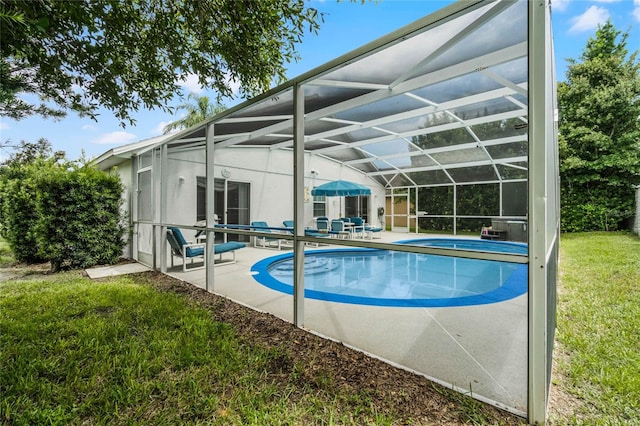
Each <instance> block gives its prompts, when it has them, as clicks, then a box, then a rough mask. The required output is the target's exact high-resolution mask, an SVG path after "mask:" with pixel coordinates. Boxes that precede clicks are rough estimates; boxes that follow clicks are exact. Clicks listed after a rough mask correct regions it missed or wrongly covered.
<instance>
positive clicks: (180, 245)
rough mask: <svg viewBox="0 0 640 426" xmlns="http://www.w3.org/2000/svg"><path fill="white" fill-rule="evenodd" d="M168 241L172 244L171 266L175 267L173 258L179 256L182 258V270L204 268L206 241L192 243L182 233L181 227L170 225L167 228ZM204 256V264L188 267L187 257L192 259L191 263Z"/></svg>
mask: <svg viewBox="0 0 640 426" xmlns="http://www.w3.org/2000/svg"><path fill="white" fill-rule="evenodd" d="M167 241H169V245H170V246H171V267H172V268H173V258H174V257H179V258H181V259H182V271H183V272H187V270H189V271H193V270H196V269H202V268H204V266H205V265H204V248H205V244H204V243H190V242H188V241H187V240H185V238H184V236H183V235H182V231H180V229H178V228H176V227H173V226H170V227H168V228H167ZM199 257H201V258H202V266H197V267H193V268H187V259H190V260H191V264H193V260H194V259H196V258H199Z"/></svg>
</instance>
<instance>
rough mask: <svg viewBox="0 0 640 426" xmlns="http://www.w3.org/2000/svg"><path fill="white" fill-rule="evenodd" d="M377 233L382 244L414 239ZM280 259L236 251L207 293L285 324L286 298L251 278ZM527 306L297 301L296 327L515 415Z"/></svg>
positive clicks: (260, 251)
mask: <svg viewBox="0 0 640 426" xmlns="http://www.w3.org/2000/svg"><path fill="white" fill-rule="evenodd" d="M381 234H382V235H381V240H380V241H383V242H393V241H400V240H406V239H408V238H411V237H413V236H414V235H415V234H406V233H402V234H399V233H393V232H383V233H381ZM416 237H417V236H416ZM419 237H424V238H429V237H436V235H420V236H419ZM437 237H443V236H441V235H438V236H437ZM444 237H446V236H444ZM449 237H451V236H449ZM329 247H332V246H322V247H320V249H326V248H329ZM307 250H311V251H313V250H315V248H308V249H307ZM284 252H286V250H276V249H264V248H254V247H247V248H244V249H241V250H238V251H237V252H236V259H237V262H236V263H234V264H229V265H221V266H217V267H216V268H215V278H214V288H213V289H209V290H210V291H212V292H213V293H215V294H218V295H220V296H224V297H226V298H229V299H231V300H233V301H235V302H238V303H240V304H243V305H246V306H249V307H251V308H253V309H256V310H259V311H263V312H268V313H270V314H272V315H275V316H277V317H279V318H282V319H283V320H285V321H288V322H292V321H293V297H292V296H290V295H286V294H283V293H280V292H277V291H274V290H271V289H269V288H267V287H265V286H263V285H262V284H260V283H258V282H257V281H256V280H255V279H254V278H253V276H252V273H251V267H252V265H253V264H255V263H256V262H258V261H260V260H262V259H264V258H266V257H271V256H276V255H278V254H282V253H284ZM167 273H168V274H169V275H171V276H173V277H175V278H178V279H180V280H183V281H186V282H189V283H191V284H193V285H195V286H197V287H200V288H206V281H205V271H204V270H203V269H200V270H196V271H189V272H186V273H184V272H182V269H181V267H176V268H173V269H170V270H168V271H167ZM527 305H528V302H527V294H526V293H525V294H523V295H521V296H519V297H516V298H514V299H510V300H506V301H503V302H499V303H493V304H488V305H475V306H463V307H438V308H407V307H378V306H366V305H354V304H345V303H335V302H326V301H319V300H313V299H305V302H304V324H303V327H304V328H305V329H307V330H309V331H312V332H314V333H317V334H319V335H321V336H324V337H327V338H331V339H334V340H337V341H340V342H342V343H344V344H346V345H348V346H351V347H354V348H356V349H358V350H361V351H363V352H365V353H368V354H370V355H372V356H375V357H377V358H380V359H383V360H385V361H387V362H390V363H391V364H394V365H397V366H399V367H402V368H405V369H408V370H411V371H414V372H416V373H419V374H422V375H425V376H427V377H429V378H431V379H432V380H435V381H438V382H440V383H442V384H445V385H447V386H449V387H451V386H453V387H456V388H457V389H458V390H460V391H462V392H465V393H472V394H473V396H474V397H476V398H478V399H481V400H485V401H487V402H490V403H493V404H494V405H497V406H500V407H502V408H505V409H508V410H509V411H512V412H515V413H516V414H520V415H523V414H524V413H525V412H526V407H527V335H528V331H527V318H528V315H527V309H528V306H527Z"/></svg>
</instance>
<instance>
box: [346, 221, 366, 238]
mask: <svg viewBox="0 0 640 426" xmlns="http://www.w3.org/2000/svg"><path fill="white" fill-rule="evenodd" d="M349 219H350V220H351V224H352V225H351V232H353V234H354V235H355V234H359V235H360V236H362V237H364V236H365V223H364V219H362V218H361V217H351V218H349Z"/></svg>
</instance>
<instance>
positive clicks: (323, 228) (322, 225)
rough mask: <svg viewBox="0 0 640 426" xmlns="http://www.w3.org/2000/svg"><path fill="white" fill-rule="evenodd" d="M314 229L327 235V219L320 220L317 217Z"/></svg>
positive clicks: (320, 218)
mask: <svg viewBox="0 0 640 426" xmlns="http://www.w3.org/2000/svg"><path fill="white" fill-rule="evenodd" d="M316 229H317V230H318V232H320V233H325V234H328V233H329V219H327V218H326V217H325V218H322V217H319V218H317V219H316Z"/></svg>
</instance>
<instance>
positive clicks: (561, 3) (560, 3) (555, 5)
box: [551, 0, 571, 12]
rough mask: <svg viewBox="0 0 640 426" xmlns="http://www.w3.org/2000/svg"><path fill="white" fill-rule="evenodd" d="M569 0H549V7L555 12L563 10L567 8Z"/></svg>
mask: <svg viewBox="0 0 640 426" xmlns="http://www.w3.org/2000/svg"><path fill="white" fill-rule="evenodd" d="M569 1H571V0H551V8H552V9H553V10H554V11H557V12H563V11H565V10H567V6H569Z"/></svg>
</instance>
